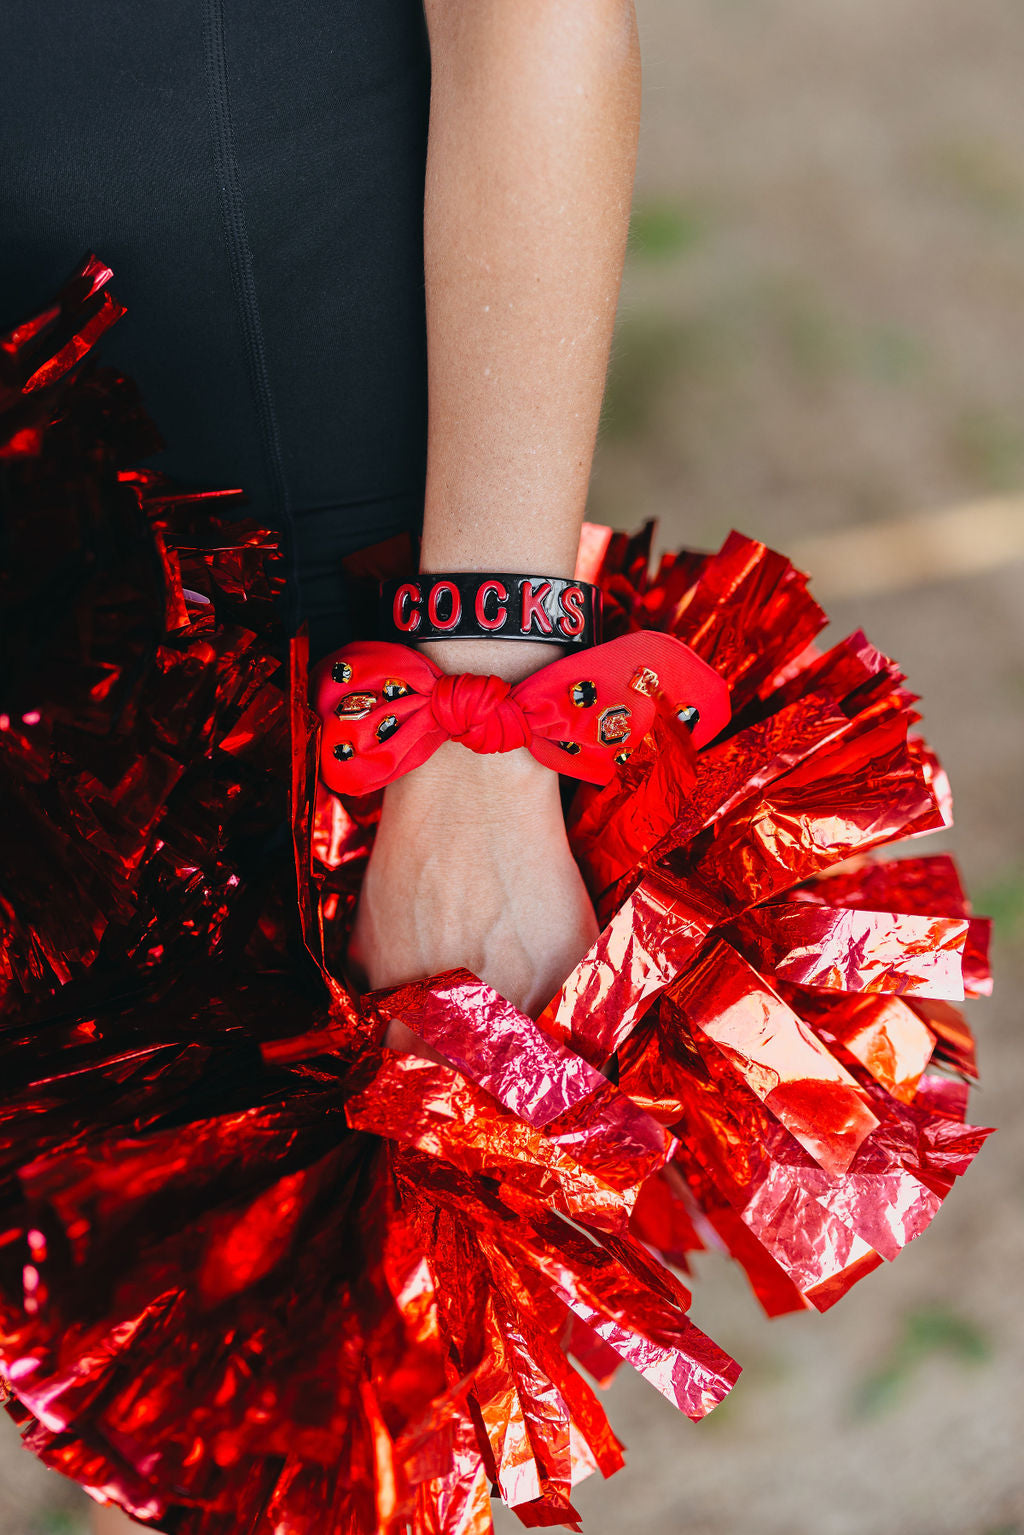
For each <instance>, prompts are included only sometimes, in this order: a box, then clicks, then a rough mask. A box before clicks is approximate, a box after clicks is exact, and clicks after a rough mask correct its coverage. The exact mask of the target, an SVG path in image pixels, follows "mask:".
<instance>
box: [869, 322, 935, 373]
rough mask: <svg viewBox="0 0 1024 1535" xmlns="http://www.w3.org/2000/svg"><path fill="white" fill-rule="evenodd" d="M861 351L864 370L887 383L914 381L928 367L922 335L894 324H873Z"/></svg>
mask: <svg viewBox="0 0 1024 1535" xmlns="http://www.w3.org/2000/svg"><path fill="white" fill-rule="evenodd" d="M858 350H859V352H860V357H861V362H862V365H863V368H864V371H865V372H866V373H869V374H870V375H871V376H872V378H876V379H878V381H879V382H880V383H883V384H911V383H913V382H914V381H915V379H918V378H920V377H921V375H922V374H923V373H924V372H925V371H926V368H927V361H928V359H927V354H926V351H925V347H924V343H923V342H922V341H921V339H920V337H918V336H914V335H912V334H911V333H910V332H909V331H905V330H898V329H896V327H894V326H891V325H877V326H870V327H869V328H868V329H867V330H866V331H865V332H864V333H863V335H862V336H861V338H860V346H859V348H858Z"/></svg>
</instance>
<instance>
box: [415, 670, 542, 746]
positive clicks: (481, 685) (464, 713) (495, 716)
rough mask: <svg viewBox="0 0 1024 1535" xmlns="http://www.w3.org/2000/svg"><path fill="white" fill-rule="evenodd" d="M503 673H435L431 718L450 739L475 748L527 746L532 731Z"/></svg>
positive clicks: (530, 739) (531, 737)
mask: <svg viewBox="0 0 1024 1535" xmlns="http://www.w3.org/2000/svg"><path fill="white" fill-rule="evenodd" d="M511 692H512V689H511V686H510V685H509V683H507V682H506V681H505V680H504V678H503V677H478V676H475V675H474V674H473V673H472V672H461V673H459V674H458V675H456V676H454V677H438V679H437V682H436V683H435V684H434V691H433V692H432V693H431V695H430V709H431V713H432V714H433V716H434V719H435V720H436V721H437V723H438V725H440V727H441V729H442V730H443V731H444V732H445V734H446V735H449V736H451V738H452V740H453V741H460V742H461V743H462V745H463V746H468V747H469V749H470V751H474V752H514V751H515V750H516V749H517V748H518V747H520V746H529V744H530V742H531V741H532V740H533V731H532V730H531V729H530V726H529V725H528V723H527V720H526V716H525V714H524V713H523V711H522V709H521V708H520V706H519V704H517V703H516V701H515V699H514V698H512V697H511V696H510V695H511Z"/></svg>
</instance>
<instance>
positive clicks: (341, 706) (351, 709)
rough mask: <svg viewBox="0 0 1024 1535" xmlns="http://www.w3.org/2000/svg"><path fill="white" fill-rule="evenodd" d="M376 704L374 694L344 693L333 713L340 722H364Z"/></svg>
mask: <svg viewBox="0 0 1024 1535" xmlns="http://www.w3.org/2000/svg"><path fill="white" fill-rule="evenodd" d="M376 702H377V695H376V693H346V694H345V697H344V698H343V699H342V700H341V702H340V703H336V704H335V705H334V712H335V714H336V715H337V716H338V718H339V719H340V720H364V719H365V718H366V716H367V715H368V714H369V712H370V710H371V709H372V708H373V707H374V705H375V704H376Z"/></svg>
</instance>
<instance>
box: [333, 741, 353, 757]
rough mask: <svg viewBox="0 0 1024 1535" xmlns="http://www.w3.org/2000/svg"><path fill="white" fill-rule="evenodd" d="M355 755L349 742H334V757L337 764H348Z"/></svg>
mask: <svg viewBox="0 0 1024 1535" xmlns="http://www.w3.org/2000/svg"><path fill="white" fill-rule="evenodd" d="M355 754H356V749H355V747H354V746H353V745H352V742H351V741H335V743H334V755H335V757H336V758H337V760H338V761H339V762H350V761H351V759H352V758H353V757H354V756H355Z"/></svg>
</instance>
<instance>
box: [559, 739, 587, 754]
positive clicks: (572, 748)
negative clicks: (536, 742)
mask: <svg viewBox="0 0 1024 1535" xmlns="http://www.w3.org/2000/svg"><path fill="white" fill-rule="evenodd" d="M558 745H559V746H560V747H561V748H562V750H563V751H564V752H568V753H569V756H570V757H578V756H579V754H580V752H581V751H582V750H583V747H582V746H581V745H580V743H579V742H578V741H559V742H558Z"/></svg>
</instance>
